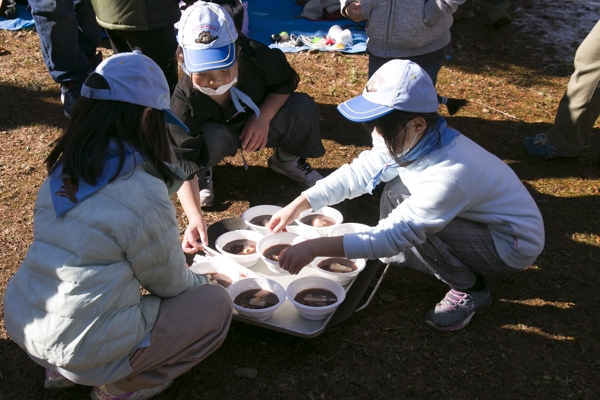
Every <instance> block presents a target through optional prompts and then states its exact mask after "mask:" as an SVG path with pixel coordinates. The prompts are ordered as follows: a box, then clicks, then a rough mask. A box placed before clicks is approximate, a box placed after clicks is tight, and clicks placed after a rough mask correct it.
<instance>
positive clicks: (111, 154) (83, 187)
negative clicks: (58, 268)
mask: <svg viewBox="0 0 600 400" xmlns="http://www.w3.org/2000/svg"><path fill="white" fill-rule="evenodd" d="M119 161H120V156H119V148H118V146H117V144H116V143H115V142H112V141H111V142H110V144H109V147H108V149H107V150H106V153H105V156H104V166H103V168H102V173H101V174H100V176H99V177H98V178H97V179H96V184H95V185H90V184H89V183H87V182H86V181H84V180H83V179H79V180H78V181H77V183H76V184H72V183H71V179H70V178H69V177H68V176H67V175H66V174H63V169H62V164H60V165H58V166H56V168H55V169H54V171H52V173H51V174H50V193H51V195H52V204H53V205H54V210H55V211H56V218H58V217H62V216H63V215H65V214H66V213H67V211H69V210H70V209H71V208H73V207H75V206H76V205H78V204H81V202H82V201H84V200H85V199H87V198H88V197H90V196H91V195H93V194H94V193H96V192H97V191H98V190H100V189H102V188H103V187H104V186H106V185H107V184H108V181H109V180H110V179H111V178H112V177H113V176H114V174H115V172H117V169H118V168H119ZM142 161H144V157H142V155H141V154H140V153H138V152H137V151H136V150H135V149H133V148H132V147H131V146H130V145H128V144H127V143H125V161H124V163H123V167H122V168H121V171H120V172H119V175H118V176H121V175H123V174H125V173H127V172H130V171H131V170H132V169H133V168H134V167H135V166H136V165H137V164H139V163H140V162H142Z"/></svg>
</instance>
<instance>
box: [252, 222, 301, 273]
mask: <svg viewBox="0 0 600 400" xmlns="http://www.w3.org/2000/svg"><path fill="white" fill-rule="evenodd" d="M305 240H306V239H305V238H304V237H303V236H300V235H297V234H295V233H292V232H278V233H270V234H268V235H266V236H264V237H263V238H262V239H260V241H259V242H258V243H257V244H256V251H257V252H258V253H259V254H260V258H262V259H263V261H264V262H265V264H267V267H268V268H269V269H270V270H271V271H273V272H275V273H276V274H281V275H287V274H289V272H287V271H286V270H285V269H283V268H280V267H279V263H278V262H277V261H273V260H271V259H270V258H267V257H266V256H265V251H266V250H267V249H269V247H271V246H276V245H279V244H289V245H294V244H296V243H300V242H303V241H305Z"/></svg>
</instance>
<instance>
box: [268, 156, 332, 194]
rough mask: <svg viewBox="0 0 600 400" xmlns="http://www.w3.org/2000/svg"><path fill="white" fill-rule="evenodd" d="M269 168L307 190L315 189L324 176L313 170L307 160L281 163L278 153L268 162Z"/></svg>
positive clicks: (299, 159) (296, 159)
mask: <svg viewBox="0 0 600 400" xmlns="http://www.w3.org/2000/svg"><path fill="white" fill-rule="evenodd" d="M267 164H268V165H269V168H271V169H272V170H273V171H275V172H277V173H278V174H281V175H285V176H287V177H288V178H292V179H293V180H295V181H296V182H298V183H299V184H301V185H302V186H304V187H305V188H309V187H313V186H314V185H315V183H317V181H318V180H320V179H323V176H322V175H321V174H320V173H318V172H317V171H315V170H314V169H312V167H311V166H310V164H309V163H307V162H306V159H305V158H295V159H293V160H292V161H288V162H285V161H281V160H280V159H279V157H277V152H275V153H273V155H272V156H271V157H269V160H268V162H267Z"/></svg>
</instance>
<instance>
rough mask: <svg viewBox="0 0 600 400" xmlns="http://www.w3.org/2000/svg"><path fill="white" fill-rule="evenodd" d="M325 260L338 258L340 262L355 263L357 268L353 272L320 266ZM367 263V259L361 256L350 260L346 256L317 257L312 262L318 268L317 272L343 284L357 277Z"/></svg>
mask: <svg viewBox="0 0 600 400" xmlns="http://www.w3.org/2000/svg"><path fill="white" fill-rule="evenodd" d="M325 260H332V261H334V260H336V261H337V262H338V263H339V264H349V263H354V264H355V265H356V267H357V269H356V270H355V271H352V272H331V271H327V270H324V269H323V268H320V267H319V264H320V263H321V262H322V261H325ZM365 265H367V260H365V259H364V258H359V259H357V260H349V259H347V258H344V257H316V258H315V259H314V260H313V262H312V266H313V267H314V268H315V269H316V270H317V274H319V275H320V276H322V277H325V278H327V279H331V280H333V281H335V282H337V283H339V284H340V285H342V286H344V285H347V284H348V283H350V281H352V280H353V279H354V278H355V277H356V275H358V274H359V273H360V271H362V270H363V269H364V268H365Z"/></svg>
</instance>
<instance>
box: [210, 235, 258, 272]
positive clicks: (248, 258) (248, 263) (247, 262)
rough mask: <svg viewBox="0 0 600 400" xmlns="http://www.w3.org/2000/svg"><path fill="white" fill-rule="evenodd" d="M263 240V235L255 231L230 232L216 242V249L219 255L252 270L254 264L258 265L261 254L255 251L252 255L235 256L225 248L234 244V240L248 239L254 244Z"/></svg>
mask: <svg viewBox="0 0 600 400" xmlns="http://www.w3.org/2000/svg"><path fill="white" fill-rule="evenodd" d="M262 238H263V235H261V234H260V233H258V232H255V231H249V230H243V231H241V230H240V231H229V232H225V233H224V234H222V235H221V236H219V237H218V238H217V240H216V241H215V247H216V248H217V250H218V251H219V253H221V254H223V255H224V256H226V257H228V258H230V259H231V260H232V261H234V262H236V263H238V264H240V265H242V266H244V267H247V268H250V267H252V266H254V264H256V262H257V261H258V259H259V258H260V254H258V252H257V251H255V252H254V253H251V254H235V253H229V252H227V251H225V250H224V247H227V244H229V243H231V242H233V241H234V240H243V239H246V240H252V241H253V242H255V243H258V242H259V241H260V239H262Z"/></svg>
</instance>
